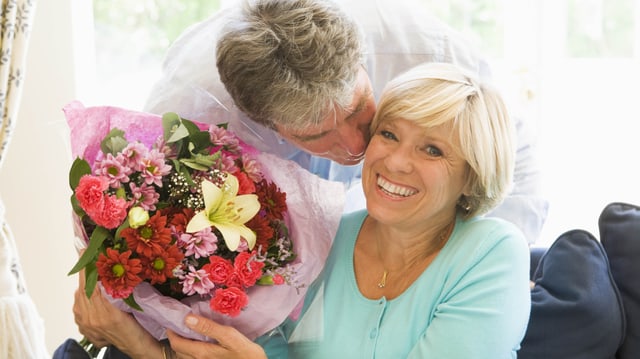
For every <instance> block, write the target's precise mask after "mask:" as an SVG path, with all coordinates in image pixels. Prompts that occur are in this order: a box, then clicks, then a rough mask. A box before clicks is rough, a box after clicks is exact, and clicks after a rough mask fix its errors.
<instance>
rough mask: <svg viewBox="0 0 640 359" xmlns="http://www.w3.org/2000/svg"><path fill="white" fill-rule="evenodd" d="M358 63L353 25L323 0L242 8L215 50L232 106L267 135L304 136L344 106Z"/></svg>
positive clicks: (270, 0)
mask: <svg viewBox="0 0 640 359" xmlns="http://www.w3.org/2000/svg"><path fill="white" fill-rule="evenodd" d="M363 59H364V41H363V38H362V32H361V31H360V29H359V27H358V25H357V23H356V22H355V20H353V19H352V18H351V17H349V16H348V15H347V14H346V13H345V12H344V11H343V10H342V9H341V8H340V7H339V6H338V5H337V4H335V3H332V2H330V1H326V0H254V1H248V2H245V5H244V6H243V8H242V11H241V12H240V16H238V17H235V18H233V19H232V20H231V21H230V22H229V23H228V24H227V25H226V27H225V31H224V32H223V34H222V36H221V38H220V39H219V41H218V45H217V66H218V71H219V74H220V79H221V81H222V82H223V83H224V85H225V87H226V89H227V91H228V92H229V94H230V95H231V97H232V98H233V100H234V102H235V104H236V106H238V108H239V109H240V110H242V111H243V112H244V113H246V114H247V115H248V116H249V117H251V118H252V119H253V120H254V121H257V122H259V123H261V124H263V125H265V126H267V127H270V128H275V125H276V124H277V125H279V126H281V127H282V128H287V129H293V130H296V129H303V128H305V127H307V126H314V125H317V124H319V123H321V122H322V121H323V120H324V119H326V117H327V116H328V115H330V114H332V113H333V112H334V111H336V110H341V109H345V108H346V107H348V106H349V105H350V104H351V101H352V99H353V93H354V89H355V85H356V81H357V74H358V70H359V67H360V65H361V64H362V62H363ZM203 70H204V69H203Z"/></svg>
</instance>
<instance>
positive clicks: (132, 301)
mask: <svg viewBox="0 0 640 359" xmlns="http://www.w3.org/2000/svg"><path fill="white" fill-rule="evenodd" d="M122 301H124V302H125V303H127V305H128V306H130V307H131V308H133V309H135V310H138V311H141V312H144V310H142V308H141V307H140V305H138V303H136V300H135V298H133V293H132V294H129V296H128V297H126V298H124V299H123V300H122Z"/></svg>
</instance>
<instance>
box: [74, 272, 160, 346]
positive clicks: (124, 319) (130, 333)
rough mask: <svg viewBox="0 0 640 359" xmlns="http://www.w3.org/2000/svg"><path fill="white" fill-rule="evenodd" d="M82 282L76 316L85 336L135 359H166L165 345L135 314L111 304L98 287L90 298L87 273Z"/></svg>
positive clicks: (78, 290)
mask: <svg viewBox="0 0 640 359" xmlns="http://www.w3.org/2000/svg"><path fill="white" fill-rule="evenodd" d="M79 279H80V283H79V285H78V289H77V290H76V292H75V297H74V303H73V316H74V319H75V322H76V324H77V325H78V330H79V331H80V333H81V334H82V335H84V336H85V337H86V338H87V339H88V340H89V341H90V342H91V343H93V344H94V345H95V346H96V347H98V348H102V347H104V346H107V345H114V346H116V347H117V348H118V349H120V351H122V352H124V353H126V354H127V355H129V356H130V357H132V358H136V359H143V358H162V346H161V344H160V343H159V342H158V341H157V340H155V338H153V336H151V334H149V333H148V332H147V331H146V330H145V329H144V328H143V327H142V326H141V325H140V324H139V323H138V322H137V321H136V320H135V318H133V316H132V315H130V314H128V313H125V312H123V311H121V310H120V309H118V308H116V307H115V306H114V305H113V304H111V303H110V302H109V300H107V299H106V298H104V297H103V296H102V294H101V292H100V289H99V288H98V287H96V289H95V290H94V291H93V294H92V295H91V298H87V295H86V293H85V275H84V270H81V271H80V273H79Z"/></svg>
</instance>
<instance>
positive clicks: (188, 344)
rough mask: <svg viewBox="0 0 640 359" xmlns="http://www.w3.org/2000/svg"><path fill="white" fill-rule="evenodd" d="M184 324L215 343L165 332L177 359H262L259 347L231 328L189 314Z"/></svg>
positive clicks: (262, 354)
mask: <svg viewBox="0 0 640 359" xmlns="http://www.w3.org/2000/svg"><path fill="white" fill-rule="evenodd" d="M185 324H186V325H187V326H188V327H189V328H190V329H191V330H193V331H195V332H197V333H200V334H202V335H204V336H206V337H209V338H212V339H215V340H216V341H217V342H218V343H217V344H213V343H208V342H202V341H197V340H191V339H187V338H183V337H181V336H179V335H177V334H176V333H174V332H172V331H170V330H167V336H168V338H169V342H170V343H171V348H172V349H173V350H174V351H175V353H176V355H177V357H178V358H180V359H213V358H224V359H227V358H228V359H231V358H241V359H248V358H249V359H266V358H267V355H266V354H265V352H264V350H263V349H262V347H260V346H259V345H258V344H256V343H254V342H252V341H251V340H249V338H247V337H245V336H244V335H242V333H240V332H239V331H237V330H236V329H235V328H232V327H229V326H225V325H220V324H218V323H216V322H214V321H212V320H209V319H207V318H204V317H201V316H197V315H193V314H189V315H188V316H187V317H186V318H185Z"/></svg>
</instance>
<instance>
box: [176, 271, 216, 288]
mask: <svg viewBox="0 0 640 359" xmlns="http://www.w3.org/2000/svg"><path fill="white" fill-rule="evenodd" d="M180 280H181V281H180V283H181V284H182V292H183V293H184V294H186V295H193V294H196V293H198V294H200V295H205V294H209V293H210V292H211V291H212V290H213V288H215V284H213V282H212V281H211V279H210V278H209V272H207V271H206V270H204V269H196V268H194V267H193V266H189V271H188V272H187V273H186V274H185V275H184V276H183V277H181V278H180Z"/></svg>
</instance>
